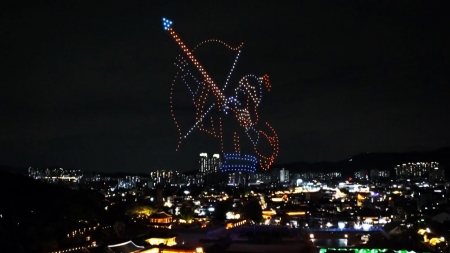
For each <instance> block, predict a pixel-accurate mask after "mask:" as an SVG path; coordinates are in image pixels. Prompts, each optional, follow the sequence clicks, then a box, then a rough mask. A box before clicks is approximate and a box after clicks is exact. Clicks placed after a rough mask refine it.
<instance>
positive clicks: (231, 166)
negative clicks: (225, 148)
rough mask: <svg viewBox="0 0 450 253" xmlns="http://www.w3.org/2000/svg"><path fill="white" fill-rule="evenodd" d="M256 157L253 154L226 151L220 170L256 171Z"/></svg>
mask: <svg viewBox="0 0 450 253" xmlns="http://www.w3.org/2000/svg"><path fill="white" fill-rule="evenodd" d="M257 163H258V159H257V158H256V157H255V156H253V155H245V154H239V153H228V154H225V155H224V163H223V165H222V168H221V171H222V172H249V173H255V172H256V164H257Z"/></svg>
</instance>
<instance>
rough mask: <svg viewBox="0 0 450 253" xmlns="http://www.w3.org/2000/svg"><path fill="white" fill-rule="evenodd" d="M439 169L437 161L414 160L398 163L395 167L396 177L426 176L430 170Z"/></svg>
mask: <svg viewBox="0 0 450 253" xmlns="http://www.w3.org/2000/svg"><path fill="white" fill-rule="evenodd" d="M436 168H437V169H439V163H437V162H414V163H404V164H399V165H397V166H396V167H395V174H396V176H397V177H403V178H423V177H428V176H429V175H430V172H431V171H432V170H435V169H436Z"/></svg>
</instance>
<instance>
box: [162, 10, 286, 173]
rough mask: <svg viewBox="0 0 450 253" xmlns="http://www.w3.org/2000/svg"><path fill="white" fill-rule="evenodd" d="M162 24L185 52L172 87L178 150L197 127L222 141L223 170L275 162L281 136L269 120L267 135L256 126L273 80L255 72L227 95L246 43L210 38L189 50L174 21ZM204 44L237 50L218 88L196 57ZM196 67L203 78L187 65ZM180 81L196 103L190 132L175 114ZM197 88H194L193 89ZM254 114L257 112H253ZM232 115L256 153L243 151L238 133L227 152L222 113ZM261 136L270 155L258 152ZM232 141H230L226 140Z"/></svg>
mask: <svg viewBox="0 0 450 253" xmlns="http://www.w3.org/2000/svg"><path fill="white" fill-rule="evenodd" d="M163 26H164V29H165V30H166V31H168V32H169V34H170V35H171V36H172V38H173V39H174V40H175V42H177V44H178V45H179V46H180V47H181V50H182V51H183V54H181V55H179V56H178V57H177V61H176V62H175V65H176V66H177V67H178V69H179V70H178V73H177V74H176V75H175V78H174V82H173V84H172V88H171V98H170V99H171V101H170V105H171V112H172V116H173V118H174V121H175V124H176V126H177V129H178V132H179V142H178V145H177V150H178V149H179V148H180V145H181V143H182V141H183V139H186V138H187V137H188V136H189V134H190V133H191V132H192V131H193V130H194V129H198V130H200V131H203V132H206V133H208V134H210V135H212V136H214V137H216V138H218V139H220V142H221V148H222V154H223V155H224V158H225V161H224V164H223V166H222V171H224V172H233V171H247V172H255V170H256V164H257V162H258V160H259V165H260V168H261V169H263V170H268V169H269V168H270V166H271V165H272V164H273V163H274V160H275V158H276V157H277V156H278V136H277V134H276V132H275V130H274V129H273V128H272V127H271V126H270V125H269V123H268V122H266V123H265V126H267V127H268V128H269V129H270V131H271V132H272V134H271V135H269V134H267V133H266V132H264V131H263V130H260V129H258V128H257V126H258V118H259V116H258V107H259V105H260V104H261V99H262V91H263V88H266V89H267V90H268V91H270V88H271V86H270V82H269V76H268V75H264V76H262V77H257V76H255V75H246V76H244V77H242V78H241V79H240V81H239V83H238V85H237V87H236V88H235V89H234V92H232V95H231V96H226V95H225V90H226V88H227V86H228V83H229V81H230V77H231V75H232V73H233V71H234V68H235V66H236V63H237V61H238V59H239V55H240V53H241V48H242V46H243V44H241V45H239V46H238V47H231V46H229V45H227V44H226V43H225V42H223V41H220V40H214V39H212V40H207V41H204V42H202V43H200V44H198V45H197V46H196V47H194V48H193V49H192V50H190V49H189V48H188V47H187V46H186V45H185V44H184V43H183V41H182V40H181V39H180V37H179V36H178V35H177V34H176V33H175V31H174V29H173V28H172V21H170V20H167V19H165V18H163ZM205 43H219V44H221V45H223V46H225V47H226V48H228V49H229V50H232V51H235V52H236V57H235V60H234V63H233V65H232V68H231V70H230V72H229V74H228V77H227V79H226V82H225V84H224V85H222V87H219V86H218V85H217V83H216V82H215V81H214V80H213V79H212V78H211V77H210V75H209V74H208V72H207V71H206V70H205V69H204V68H203V66H202V65H201V64H200V62H199V61H198V60H197V59H196V57H195V56H194V52H195V50H196V49H198V48H199V47H201V46H202V45H204V44H205ZM189 65H191V66H194V68H195V69H196V70H197V71H198V72H199V74H200V75H199V76H200V78H199V77H198V75H197V76H195V75H194V74H193V73H192V72H191V71H189V68H188V66H189ZM188 77H189V80H194V82H195V84H194V85H192V84H189V83H188V82H187V78H188ZM177 81H182V82H184V83H185V84H186V86H187V87H188V89H189V91H190V93H191V95H192V101H193V104H194V105H195V110H196V116H195V117H196V118H195V124H194V125H193V126H192V127H191V128H190V129H189V130H188V131H187V132H182V131H181V128H180V126H179V124H178V121H177V119H176V117H175V113H174V101H173V91H174V86H175V83H176V82H177ZM251 81H252V82H254V83H255V82H256V83H257V84H258V85H252V84H251V83H250V82H251ZM193 87H195V88H193ZM210 94H212V95H214V98H215V100H214V101H215V102H214V103H212V104H211V105H206V98H207V97H208V95H210ZM213 109H216V110H218V111H219V112H220V116H218V117H213V116H211V117H210V119H211V126H210V127H206V126H205V124H204V122H205V120H206V119H207V117H206V116H208V115H209V114H211V111H212V110H213ZM252 114H254V115H252ZM226 115H233V116H234V118H235V120H236V121H237V123H238V125H239V126H240V127H241V128H242V129H243V130H244V132H245V133H246V135H247V136H248V138H249V139H250V141H251V143H252V145H253V149H254V152H255V155H256V156H253V155H248V154H247V155H246V154H242V153H241V151H240V143H239V136H238V134H237V132H234V134H233V146H234V153H228V152H225V150H224V144H223V143H224V131H223V130H224V129H223V116H226ZM260 137H262V138H265V139H266V140H267V141H268V142H269V144H270V147H271V151H272V152H271V154H270V155H265V154H262V152H259V151H258V143H259V142H260ZM226 141H230V140H228V139H227V140H226ZM239 161H240V162H242V161H243V162H244V163H245V164H242V163H240V164H236V162H237V163H239Z"/></svg>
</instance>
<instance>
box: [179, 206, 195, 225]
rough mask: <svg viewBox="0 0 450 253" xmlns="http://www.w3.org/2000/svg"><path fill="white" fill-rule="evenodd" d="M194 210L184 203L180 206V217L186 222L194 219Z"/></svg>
mask: <svg viewBox="0 0 450 253" xmlns="http://www.w3.org/2000/svg"><path fill="white" fill-rule="evenodd" d="M194 214H195V213H194V210H193V209H192V207H190V206H187V205H186V204H183V205H182V206H181V207H180V218H181V219H183V220H185V221H186V222H189V221H190V220H192V219H194Z"/></svg>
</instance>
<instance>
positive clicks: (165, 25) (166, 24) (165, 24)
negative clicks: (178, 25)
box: [163, 18, 172, 30]
mask: <svg viewBox="0 0 450 253" xmlns="http://www.w3.org/2000/svg"><path fill="white" fill-rule="evenodd" d="M171 25H172V21H170V20H168V19H166V18H163V26H164V30H169V28H170V26H171Z"/></svg>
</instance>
